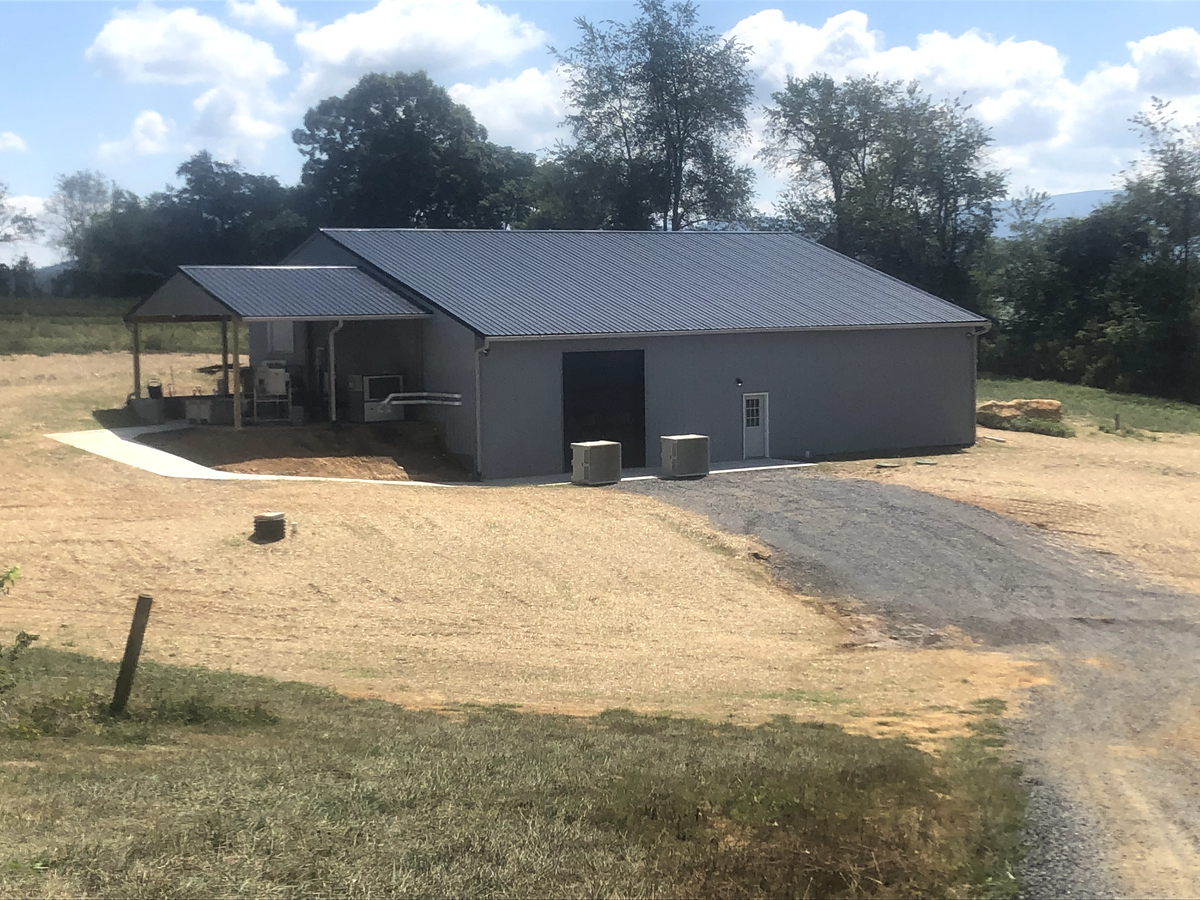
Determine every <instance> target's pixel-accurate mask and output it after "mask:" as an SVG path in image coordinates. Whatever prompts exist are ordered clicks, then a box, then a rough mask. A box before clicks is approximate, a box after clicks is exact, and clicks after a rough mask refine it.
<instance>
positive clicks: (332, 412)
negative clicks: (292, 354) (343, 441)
mask: <svg viewBox="0 0 1200 900" xmlns="http://www.w3.org/2000/svg"><path fill="white" fill-rule="evenodd" d="M345 324H346V321H345V319H338V323H337V324H336V325H334V326H333V328H332V329H331V330H330V332H329V421H330V422H336V421H337V342H336V341H335V340H334V336H335V335H336V334H337V333H338V332H339V331H341V330H342V327H343V326H344V325H345Z"/></svg>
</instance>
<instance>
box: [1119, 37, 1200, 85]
mask: <svg viewBox="0 0 1200 900" xmlns="http://www.w3.org/2000/svg"><path fill="white" fill-rule="evenodd" d="M1128 47H1129V53H1130V56H1131V57H1132V59H1133V65H1134V66H1135V67H1136V69H1137V73H1138V87H1139V88H1140V89H1142V90H1144V91H1153V92H1157V93H1169V94H1181V93H1182V94H1195V93H1200V34H1197V33H1196V31H1195V29H1192V28H1174V29H1172V30H1171V31H1166V32H1163V33H1162V34H1156V35H1152V36H1150V37H1147V38H1143V39H1142V40H1140V41H1131V42H1130V43H1129V44H1128Z"/></svg>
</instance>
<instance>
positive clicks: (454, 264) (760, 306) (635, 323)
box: [324, 229, 986, 337]
mask: <svg viewBox="0 0 1200 900" xmlns="http://www.w3.org/2000/svg"><path fill="white" fill-rule="evenodd" d="M324 233H325V234H326V235H328V236H329V237H330V238H332V239H333V240H335V241H337V242H338V243H339V244H341V245H342V246H344V247H346V248H347V249H348V250H350V251H352V252H353V253H355V254H357V255H358V256H359V257H360V258H362V259H364V260H366V261H367V262H369V263H371V264H372V265H374V266H376V267H378V268H379V269H380V270H381V271H383V272H385V273H387V274H388V275H389V276H391V277H392V278H395V279H396V280H397V281H399V282H401V283H402V284H404V285H406V286H407V287H409V288H411V289H412V290H414V291H416V292H417V293H418V294H419V295H420V296H422V297H425V298H428V299H429V300H430V301H431V302H433V303H436V304H437V305H439V306H441V307H442V308H443V309H445V310H446V311H447V312H449V313H450V314H451V315H453V316H455V317H457V318H458V319H460V320H462V321H463V322H465V323H467V324H468V325H470V326H471V327H472V328H474V329H475V330H477V331H478V332H480V333H481V334H485V335H488V336H493V337H516V336H543V335H546V336H548V335H572V334H631V333H640V332H674V331H726V330H741V329H774V328H778V329H793V328H836V327H870V326H903V325H939V324H954V323H964V324H974V323H982V322H984V321H986V320H985V319H983V318H982V317H980V316H977V315H975V314H974V313H971V312H968V311H966V310H964V309H961V308H960V307H957V306H955V305H953V304H951V303H948V302H946V301H945V300H942V299H940V298H938V297H935V296H933V295H932V294H929V293H926V292H925V291H922V290H919V289H917V288H914V287H912V286H911V285H907V284H905V283H904V282H901V281H898V280H897V279H895V278H891V277H890V276H887V275H884V274H883V273H882V272H879V271H876V270H875V269H872V268H871V267H869V266H866V265H863V264H862V263H859V262H856V261H855V260H853V259H850V258H849V257H847V256H843V255H841V254H840V253H836V252H834V251H832V250H830V249H828V248H826V247H822V246H821V245H819V244H816V243H814V242H812V241H809V240H807V239H805V238H802V237H800V236H799V235H795V234H778V233H754V232H741V233H738V232H675V233H664V232H618V231H586V232H580V231H465V230H464V231H439V230H432V229H429V230H425V229H326V230H325V232H324Z"/></svg>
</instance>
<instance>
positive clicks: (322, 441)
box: [139, 422, 468, 482]
mask: <svg viewBox="0 0 1200 900" xmlns="http://www.w3.org/2000/svg"><path fill="white" fill-rule="evenodd" d="M139 440H141V441H142V442H143V443H146V444H149V445H150V446H152V447H157V448H158V449H159V450H165V451H166V452H167V453H174V454H175V455H177V456H182V457H184V458H185V459H190V460H191V461H192V462H196V463H199V464H200V465H202V466H208V467H210V468H213V469H222V470H224V471H227V472H246V473H250V474H255V475H305V476H316V477H322V478H369V479H372V480H375V481H439V482H443V481H465V480H466V479H467V476H468V473H467V472H466V471H465V470H464V469H463V467H462V466H461V465H460V464H459V463H458V462H457V461H456V460H455V459H454V458H453V457H451V456H450V454H448V453H447V452H446V451H445V450H444V449H443V448H442V446H441V444H440V441H439V440H438V436H437V433H436V431H435V430H434V429H433V427H432V426H431V425H427V424H424V423H421V422H378V423H371V424H357V425H356V424H346V425H341V424H339V425H335V426H331V425H329V424H327V423H326V424H316V425H306V426H301V427H292V426H290V425H257V426H251V427H247V428H245V429H243V430H242V431H234V430H233V429H231V428H203V427H201V428H188V429H185V430H182V431H164V432H155V433H150V434H145V435H142V436H141V437H140V438H139Z"/></svg>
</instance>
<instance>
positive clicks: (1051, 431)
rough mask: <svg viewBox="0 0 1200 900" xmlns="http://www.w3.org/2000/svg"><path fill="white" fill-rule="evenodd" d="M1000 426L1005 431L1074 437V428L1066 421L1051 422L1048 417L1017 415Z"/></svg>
mask: <svg viewBox="0 0 1200 900" xmlns="http://www.w3.org/2000/svg"><path fill="white" fill-rule="evenodd" d="M1000 427H1001V428H1004V429H1005V430H1006V431H1030V432H1033V433H1034V434H1048V435H1050V437H1060V438H1072V437H1075V429H1074V428H1072V427H1071V426H1070V425H1068V424H1067V423H1066V422H1052V421H1050V420H1049V419H1027V418H1025V417H1024V416H1018V417H1017V418H1015V419H1009V420H1008V421H1007V422H1005V423H1004V424H1003V425H1001V426H1000Z"/></svg>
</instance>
